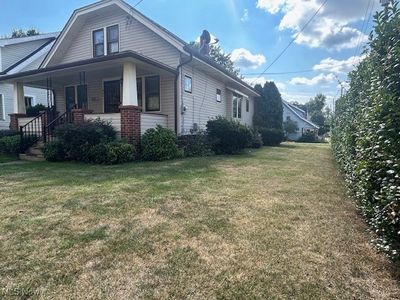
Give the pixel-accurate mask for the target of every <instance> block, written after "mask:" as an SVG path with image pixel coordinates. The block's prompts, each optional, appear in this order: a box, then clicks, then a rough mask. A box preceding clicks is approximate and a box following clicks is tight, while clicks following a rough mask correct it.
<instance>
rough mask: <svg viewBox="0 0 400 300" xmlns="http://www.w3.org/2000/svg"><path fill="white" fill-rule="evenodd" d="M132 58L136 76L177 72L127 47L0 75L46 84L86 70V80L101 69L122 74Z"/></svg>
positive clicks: (10, 80)
mask: <svg viewBox="0 0 400 300" xmlns="http://www.w3.org/2000/svg"><path fill="white" fill-rule="evenodd" d="M127 61H132V62H133V63H135V64H136V67H137V74H138V76H142V75H150V74H160V75H171V74H176V70H175V69H173V68H171V67H169V66H166V65H164V64H162V63H160V62H157V61H155V60H152V59H150V58H147V57H145V56H142V55H141V54H139V53H136V52H134V51H126V52H121V53H118V54H114V55H110V56H104V57H100V58H92V59H88V60H83V61H77V62H73V63H68V64H63V65H58V66H53V67H48V68H43V69H37V70H32V71H27V72H21V73H16V74H12V75H8V76H3V77H0V82H5V83H14V82H23V83H24V85H26V86H32V87H39V88H46V87H47V79H48V78H51V80H52V82H53V83H55V82H72V81H76V80H77V79H78V80H79V73H80V72H85V74H86V79H87V80H89V78H90V75H91V74H98V73H99V72H104V74H105V76H106V77H108V78H110V77H121V78H122V73H123V64H124V62H127Z"/></svg>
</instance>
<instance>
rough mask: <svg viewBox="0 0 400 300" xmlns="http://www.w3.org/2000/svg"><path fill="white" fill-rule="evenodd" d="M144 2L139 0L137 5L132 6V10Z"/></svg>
mask: <svg viewBox="0 0 400 300" xmlns="http://www.w3.org/2000/svg"><path fill="white" fill-rule="evenodd" d="M143 1H144V0H139V2H138V3H136V4H135V5H134V6H133V8H136V6H138V5H139V4H140V3H142V2H143Z"/></svg>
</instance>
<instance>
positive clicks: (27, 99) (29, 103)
mask: <svg viewBox="0 0 400 300" xmlns="http://www.w3.org/2000/svg"><path fill="white" fill-rule="evenodd" d="M24 98H25V108H29V107H32V100H33V99H32V97H27V96H25V97H24Z"/></svg>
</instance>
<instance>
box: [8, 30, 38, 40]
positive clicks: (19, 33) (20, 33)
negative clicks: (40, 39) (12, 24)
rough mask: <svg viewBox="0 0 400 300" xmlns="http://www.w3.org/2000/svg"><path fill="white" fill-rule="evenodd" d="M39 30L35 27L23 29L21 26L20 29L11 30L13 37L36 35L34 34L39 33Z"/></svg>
mask: <svg viewBox="0 0 400 300" xmlns="http://www.w3.org/2000/svg"><path fill="white" fill-rule="evenodd" d="M39 34H40V33H39V31H38V30H37V29H35V28H31V29H28V30H26V31H25V30H23V29H21V28H19V29H13V31H12V32H11V38H21V37H27V36H34V35H39Z"/></svg>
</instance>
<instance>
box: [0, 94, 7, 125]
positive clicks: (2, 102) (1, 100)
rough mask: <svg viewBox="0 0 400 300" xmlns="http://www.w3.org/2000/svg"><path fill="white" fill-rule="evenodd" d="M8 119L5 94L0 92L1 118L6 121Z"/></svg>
mask: <svg viewBox="0 0 400 300" xmlns="http://www.w3.org/2000/svg"><path fill="white" fill-rule="evenodd" d="M5 119H6V114H5V108H4V99H3V95H2V94H0V120H2V121H4V120H5Z"/></svg>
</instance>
